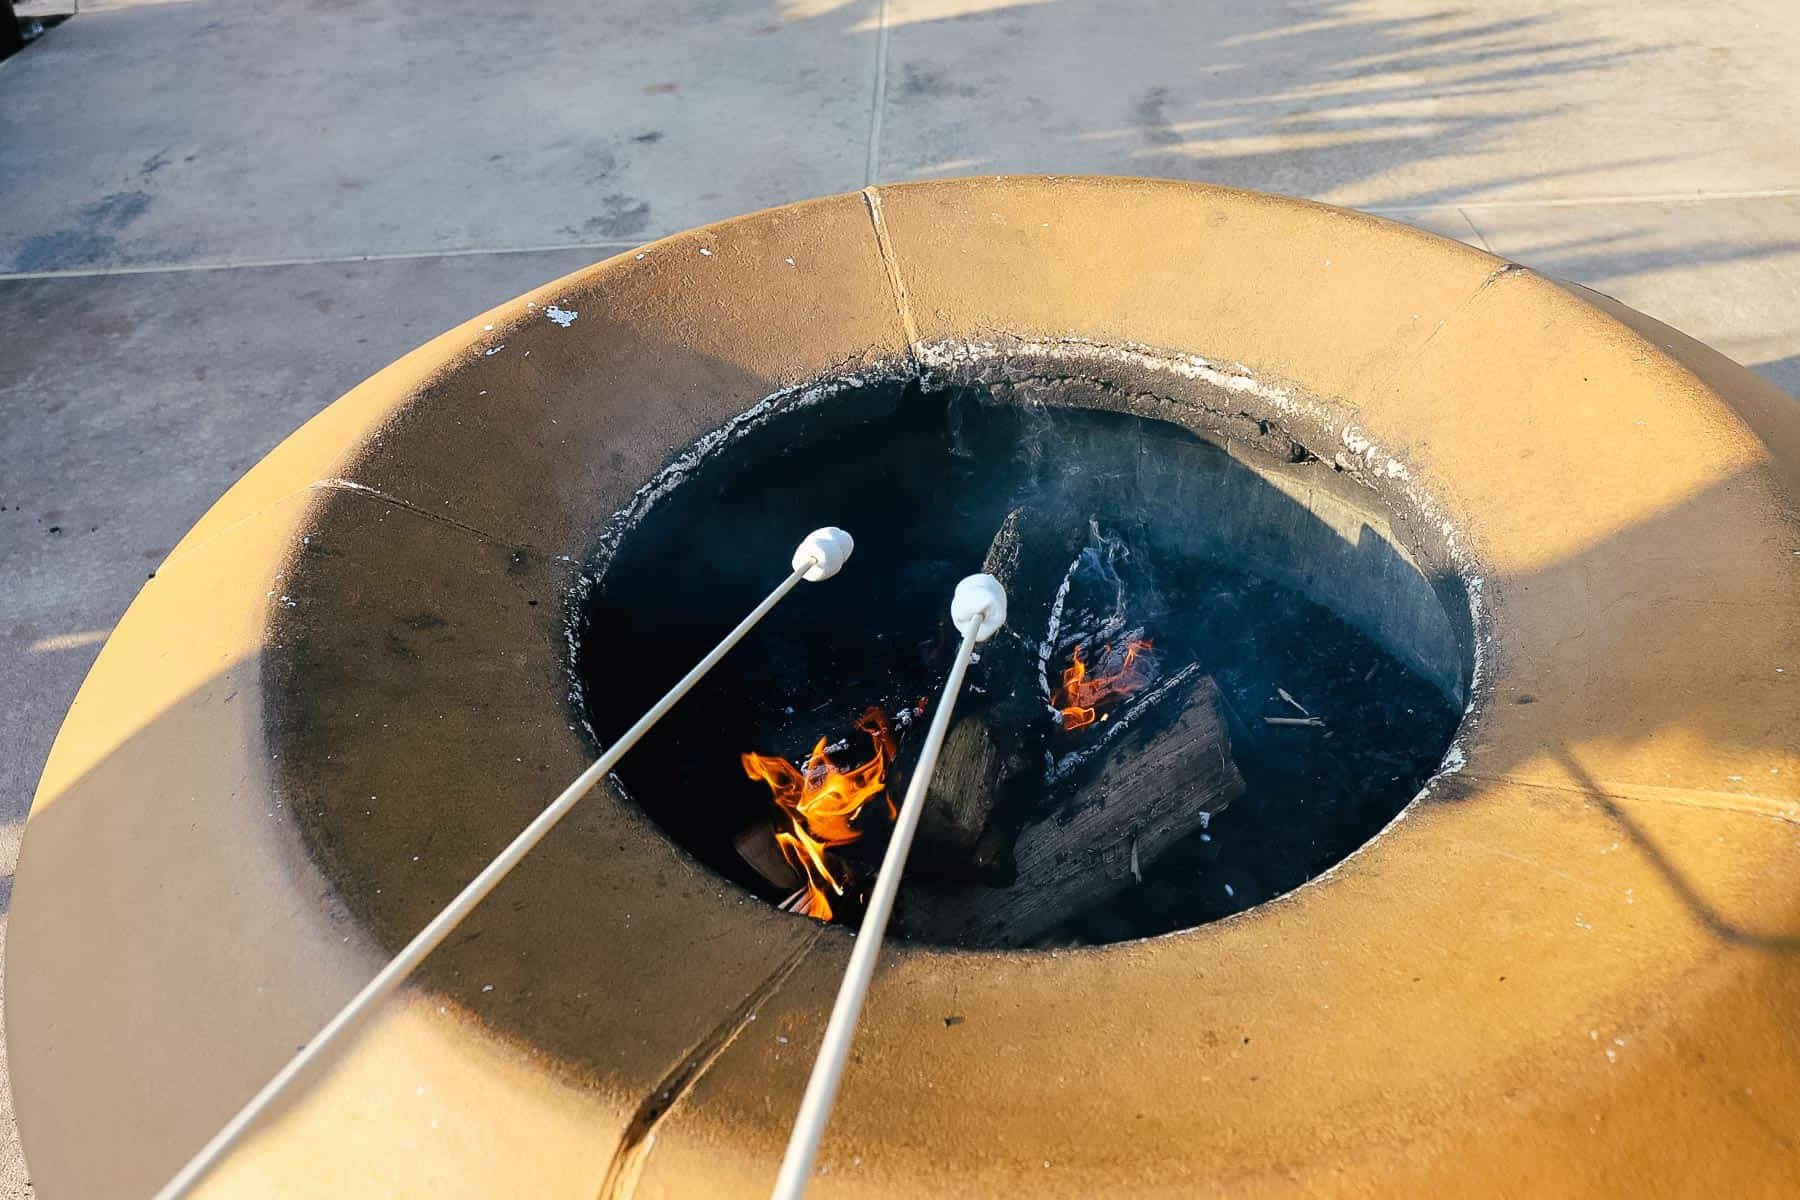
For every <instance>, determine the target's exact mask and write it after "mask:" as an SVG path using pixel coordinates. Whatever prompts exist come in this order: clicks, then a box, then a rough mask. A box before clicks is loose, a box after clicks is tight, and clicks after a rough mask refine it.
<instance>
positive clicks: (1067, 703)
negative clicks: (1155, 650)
mask: <svg viewBox="0 0 1800 1200" xmlns="http://www.w3.org/2000/svg"><path fill="white" fill-rule="evenodd" d="M1150 649H1151V646H1150V643H1149V642H1132V643H1131V644H1130V645H1128V646H1126V647H1125V654H1124V657H1123V658H1121V659H1120V660H1119V666H1118V669H1117V670H1115V671H1112V672H1111V673H1109V674H1105V675H1096V676H1094V677H1093V678H1092V679H1090V678H1088V669H1087V663H1085V662H1084V661H1082V657H1081V651H1082V647H1080V646H1077V647H1075V657H1074V661H1073V664H1072V665H1071V666H1070V667H1069V668H1068V669H1067V670H1065V671H1064V672H1063V677H1062V686H1061V687H1060V688H1058V689H1056V694H1055V695H1054V696H1052V697H1051V698H1050V702H1051V703H1052V704H1054V705H1055V706H1056V707H1057V708H1059V709H1061V710H1062V727H1063V729H1065V730H1067V731H1069V732H1073V731H1075V730H1077V729H1084V728H1086V727H1087V726H1089V725H1092V724H1093V723H1094V709H1095V708H1096V707H1098V706H1099V705H1102V704H1105V703H1107V702H1108V701H1111V700H1116V699H1118V698H1119V697H1120V696H1129V695H1130V694H1131V693H1133V692H1135V691H1137V690H1138V689H1139V688H1141V687H1143V686H1144V685H1145V684H1146V683H1149V682H1150V661H1149V651H1150ZM1111 654H1112V647H1111V646H1106V647H1103V648H1102V649H1101V651H1100V662H1101V663H1102V664H1105V663H1106V662H1107V660H1108V658H1109V657H1110V656H1111ZM1102 719H1103V720H1104V718H1102Z"/></svg>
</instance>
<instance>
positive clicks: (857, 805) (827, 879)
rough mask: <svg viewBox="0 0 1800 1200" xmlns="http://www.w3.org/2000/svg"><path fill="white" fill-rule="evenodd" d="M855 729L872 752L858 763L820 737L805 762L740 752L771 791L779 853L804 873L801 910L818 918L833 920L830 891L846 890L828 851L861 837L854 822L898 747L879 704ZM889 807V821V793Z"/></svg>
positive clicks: (747, 769)
mask: <svg viewBox="0 0 1800 1200" xmlns="http://www.w3.org/2000/svg"><path fill="white" fill-rule="evenodd" d="M856 728H857V729H858V730H860V731H861V732H863V733H866V734H868V735H869V740H870V741H871V742H873V743H874V756H873V757H872V758H870V759H869V760H868V761H867V762H865V763H863V764H862V765H861V766H858V767H851V768H848V769H846V768H843V767H840V766H838V765H837V764H836V763H834V762H832V761H831V758H830V756H829V755H828V754H827V753H826V748H825V739H824V738H820V739H819V742H818V744H817V745H816V746H814V747H813V751H812V755H811V756H810V757H809V758H808V759H807V760H806V765H805V766H804V767H796V766H795V765H794V764H793V763H791V762H789V761H788V760H787V759H785V758H776V757H774V756H772V755H766V754H746V755H744V756H743V762H744V774H746V775H748V776H749V777H750V778H752V779H760V780H762V781H763V782H764V783H766V784H768V785H769V791H770V792H771V793H773V798H774V800H775V809H776V812H777V814H778V818H777V819H778V821H779V822H780V823H781V824H782V825H785V826H786V828H783V829H778V830H777V831H776V833H775V841H776V842H777V844H779V845H780V846H781V853H782V855H783V857H785V858H786V859H787V860H788V862H790V863H792V864H793V865H794V867H795V868H797V869H798V870H799V871H800V872H801V873H802V874H803V875H805V877H806V899H805V903H804V904H803V906H802V907H801V908H800V910H799V911H801V912H804V913H805V914H806V915H807V916H809V917H817V918H818V919H819V920H821V921H829V920H831V896H832V895H834V894H835V895H838V896H842V895H843V894H844V884H843V881H842V879H841V878H840V876H841V874H842V868H841V867H840V868H839V872H838V873H837V874H834V873H833V872H832V868H831V863H830V860H829V857H828V856H827V854H826V851H827V850H829V849H831V848H832V847H833V846H843V845H847V844H849V843H850V842H854V841H856V840H857V839H858V838H860V837H861V836H862V831H861V830H859V829H857V828H856V827H855V825H854V824H853V822H854V821H855V820H856V819H857V817H858V816H859V815H860V814H861V813H862V810H863V808H864V807H865V806H866V805H867V804H868V803H869V802H870V801H871V800H874V799H875V798H876V797H877V796H881V795H883V794H884V793H885V792H886V790H887V766H888V764H889V763H890V762H892V761H893V759H894V755H895V753H896V751H897V749H898V747H897V746H896V745H895V742H894V735H893V733H892V732H891V731H890V730H889V729H888V722H887V717H886V715H885V714H883V713H882V711H881V710H880V709H879V708H871V709H869V710H868V711H867V712H865V713H864V714H863V715H862V717H861V718H859V719H858V720H857V722H856ZM887 812H888V819H889V820H892V819H893V818H894V817H895V816H897V815H898V814H897V813H896V812H895V810H894V801H893V798H892V797H888V798H887Z"/></svg>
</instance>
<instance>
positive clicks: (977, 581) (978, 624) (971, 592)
mask: <svg viewBox="0 0 1800 1200" xmlns="http://www.w3.org/2000/svg"><path fill="white" fill-rule="evenodd" d="M950 623H951V624H952V625H954V626H956V631H957V632H958V633H960V634H962V635H963V636H964V637H968V636H969V630H970V628H971V627H973V628H974V630H975V640H976V641H978V642H985V641H987V640H988V639H989V638H991V637H993V636H994V634H995V633H997V632H999V629H1000V627H1001V626H1002V625H1004V624H1006V589H1005V588H1003V587H1001V586H1000V581H999V580H998V579H995V578H994V577H993V576H992V575H971V576H969V577H968V578H967V579H965V580H963V581H962V582H961V583H959V584H957V585H956V594H955V595H954V596H952V597H951V598H950Z"/></svg>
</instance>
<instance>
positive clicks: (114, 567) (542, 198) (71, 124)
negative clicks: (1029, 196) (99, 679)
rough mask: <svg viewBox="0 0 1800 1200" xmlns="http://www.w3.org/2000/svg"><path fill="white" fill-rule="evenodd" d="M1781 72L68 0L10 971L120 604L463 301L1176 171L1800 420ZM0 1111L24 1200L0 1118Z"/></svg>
mask: <svg viewBox="0 0 1800 1200" xmlns="http://www.w3.org/2000/svg"><path fill="white" fill-rule="evenodd" d="M1797 78H1800V9H1797V8H1795V6H1794V5H1793V4H1792V3H1791V0H1721V2H1720V3H1715V4H1711V5H1706V6H1695V5H1692V4H1690V3H1686V2H1685V0H1634V2H1633V3H1629V4H1626V3H1613V2H1602V3H1580V4H1576V3H1566V2H1565V3H1549V2H1546V0H1486V2H1484V3H1480V4H1476V3H1473V2H1470V0H1361V2H1352V0H1286V2H1284V3H1279V4H1275V3H1269V4H1249V3H1238V2H1227V0H1205V2H1196V3H1185V4H1174V3H1164V4H1151V3H1140V2H1133V0H1109V2H1106V3H1102V2H1101V0H1026V2H1015V3H1003V2H1001V0H886V2H885V3H884V2H883V0H785V2H784V0H738V2H731V0H619V2H617V3H613V4H609V5H606V6H590V5H584V4H576V3H572V2H570V3H546V4H538V5H527V6H514V7H500V6H491V5H483V4H475V3H469V2H468V0H389V2H373V0H371V2H368V3H357V2H352V0H338V2H333V3H325V2H319V3H314V4H303V5H297V4H292V3H278V2H276V0H248V2H242V0H240V2H234V3H226V2H225V0H139V2H135V3H134V2H130V0H113V2H110V3H106V2H91V3H83V4H82V5H81V11H80V13H79V14H78V15H77V16H75V17H74V18H72V19H70V20H69V21H68V22H67V23H65V24H63V25H61V26H58V27H56V28H54V29H51V30H50V31H49V32H48V33H46V34H45V36H44V37H42V38H41V39H40V40H39V41H38V42H36V43H35V44H33V45H31V46H30V47H28V48H27V49H26V50H25V51H24V52H23V53H21V54H19V55H17V56H16V57H14V58H12V59H10V60H8V61H6V62H4V63H0V681H4V690H3V691H0V871H3V872H4V880H3V881H0V939H3V938H4V921H5V918H4V909H5V904H6V901H7V899H8V897H9V894H10V885H11V869H12V863H13V861H14V859H15V858H16V855H17V852H18V845H19V839H20V836H21V833H22V831H23V827H24V821H25V814H26V810H27V808H28V806H29V803H30V799H31V793H32V789H33V787H34V785H35V782H36V779H37V776H38V772H39V770H40V769H41V767H42V765H43V761H44V758H45V755H46V754H47V753H48V750H49V747H50V743H51V741H52V739H53V737H54V735H55V732H56V729H57V726H58V724H59V722H60V720H61V718H62V714H63V712H64V711H65V710H66V709H67V707H68V705H69V703H70V702H71V701H72V700H73V698H74V695H75V690H76V688H77V687H78V685H79V684H80V681H81V678H82V676H83V674H84V673H85V671H86V670H87V668H88V666H89V664H90V663H91V662H92V661H93V658H94V655H95V654H96V653H97V651H98V649H99V646H100V644H101V642H102V641H103V640H104V638H105V636H106V633H107V631H108V630H109V629H110V628H111V626H112V624H113V623H114V621H116V620H117V618H118V616H119V614H120V613H121V612H122V611H123V610H124V608H125V607H126V605H127V604H128V603H129V602H130V600H131V598H132V596H133V594H134V593H135V592H136V590H137V588H138V586H139V585H140V584H141V583H142V582H143V580H144V577H145V575H146V574H147V573H148V572H149V571H150V570H151V569H152V568H153V567H154V566H155V565H156V562H157V561H158V559H159V558H160V557H161V555H162V554H163V553H164V552H165V551H166V550H167V549H168V548H169V547H170V546H172V545H173V544H174V542H175V540H176V539H177V538H179V537H180V535H181V534H182V532H183V531H185V530H186V529H187V528H188V526H189V525H191V524H192V523H193V522H194V520H195V519H196V518H198V517H199V516H200V514H201V513H202V512H204V511H205V510H206V508H207V507H208V506H209V505H210V504H211V502H212V501H213V499H214V498H215V497H217V496H218V495H219V493H221V492H222V491H223V490H224V489H225V488H226V487H227V486H228V485H229V484H230V483H231V482H232V481H233V480H234V479H235V478H236V477H237V476H238V475H239V474H240V473H241V472H243V471H244V470H245V469H246V468H248V467H249V466H250V465H251V464H252V463H254V462H255V461H256V460H257V459H258V458H259V457H260V456H261V455H263V454H264V453H265V452H266V451H267V450H268V449H269V448H270V447H272V446H273V445H275V444H276V443H277V442H278V441H280V440H281V438H282V437H284V436H285V435H286V434H287V433H289V432H290V431H291V430H292V429H294V428H295V427H296V426H297V425H299V424H300V423H301V422H302V421H304V420H305V419H306V418H307V417H309V416H311V415H312V414H313V413H314V412H316V411H317V410H318V409H319V408H321V407H322V406H324V405H325V404H327V403H329V402H330V401H331V400H332V399H334V398H335V397H336V396H338V395H339V394H340V393H341V392H343V391H344V390H346V389H347V388H349V387H350V386H351V385H352V384H354V383H356V382H357V381H358V380H360V379H361V378H363V377H364V376H366V375H368V374H370V373H371V372H373V371H374V370H376V369H377V368H379V367H381V366H382V365H384V364H385V363H387V362H388V361H390V360H391V359H393V358H394V357H396V356H397V355H399V354H400V353H402V352H403V351H405V350H407V349H410V348H411V347H413V346H415V345H417V344H418V343H420V342H421V341H424V340H425V339H427V338H429V337H430V336H432V335H433V334H435V333H437V332H439V331H441V330H442V329H444V328H447V327H448V326H450V325H452V324H454V323H455V322H457V321H459V320H460V319H462V318H464V317H467V316H469V315H471V314H473V313H475V312H477V311H480V310H481V309H483V308H485V307H487V306H489V305H492V304H494V303H496V302H498V301H500V300H503V299H505V298H506V297H508V296H511V295H514V294H516V293H518V292H520V291H523V290H524V289H526V288H527V287H529V286H531V285H533V284H535V283H539V282H542V281H544V280H547V279H550V278H552V277H554V276H557V275H560V274H562V273H564V272H567V271H569V270H572V269H574V268H576V267H578V266H582V265H584V264H586V263H588V262H591V261H594V260H596V259H598V258H603V257H607V256H609V255H610V254H612V253H615V252H617V251H618V250H621V249H624V248H627V247H629V246H631V245H635V244H637V243H639V242H641V241H645V240H649V239H651V238H653V237H656V236H659V235H661V234H664V233H668V232H672V231H675V230H678V229H681V228H684V227H686V226H689V225H693V224H696V223H699V222H702V221H707V220H711V219H715V218H719V217H724V216H729V215H731V214H734V213H738V212H744V211H748V210H752V209H757V208H762V207H766V206H768V205H772V204H779V203H782V202H784V201H788V200H794V199H799V198H802V197H806V196H812V195H817V194H822V193H828V192H838V191H845V190H850V189H854V188H857V187H860V186H862V185H863V184H864V183H866V182H869V181H871V180H876V181H883V182H887V181H895V180H904V179H913V178H923V177H929V176H934V175H947V174H965V173H975V172H1001V171H1050V172H1078V171H1079V172H1103V173H1120V174H1133V175H1164V176H1173V177H1180V178H1191V179H1203V180H1210V181H1216V182H1222V183H1229V184H1236V185H1240V186H1244V187H1251V188H1260V189H1265V190H1272V191H1282V192H1289V193H1293V194H1297V195H1303V196H1310V197H1313V198H1316V199H1321V200H1326V201H1330V202H1332V203H1338V204H1345V205H1351V206H1354V207H1359V208H1365V209H1370V210H1373V211H1376V212H1380V213H1383V214H1386V215H1390V216H1393V217H1395V218H1397V219H1400V220H1404V221H1409V222H1413V223H1415V224H1418V225H1421V226H1424V227H1427V228H1429V229H1432V230H1435V231H1437V232H1439V233H1443V234H1445V235H1447V236H1450V237H1455V238H1460V239H1462V240H1464V241H1468V242H1471V243H1474V244H1477V245H1481V246H1483V247H1486V248H1488V249H1490V250H1492V251H1494V252H1495V253H1498V254H1502V255H1505V256H1507V257H1510V258H1514V259H1517V260H1519V261H1521V262H1524V263H1526V264H1528V265H1530V266H1532V267H1535V268H1538V269H1540V270H1542V271H1545V272H1547V273H1550V274H1554V275H1558V276H1562V277H1565V278H1569V279H1573V280H1577V281H1579V282H1582V283H1586V284H1589V285H1591V286H1594V287H1597V288H1599V289H1600V290H1602V291H1605V292H1607V293H1609V294H1611V295H1613V296H1616V297H1618V298H1619V299H1620V300H1622V301H1624V302H1625V303H1627V304H1629V305H1632V306H1633V307H1636V308H1639V309H1642V310H1644V311H1645V312H1648V313H1650V314H1651V315H1653V316H1655V317H1658V318H1660V319H1662V320H1664V321H1667V322H1669V323H1670V324H1672V325H1675V326H1676V327H1678V328H1680V329H1682V330H1684V331H1686V332H1688V333H1690V334H1693V335H1694V336H1696V337H1698V338H1700V339H1702V340H1704V341H1707V342H1709V343H1711V344H1712V345H1713V346H1715V347H1716V348H1718V349H1720V350H1721V351H1723V352H1724V353H1726V354H1728V355H1730V356H1731V357H1733V358H1736V359H1737V360H1739V361H1740V362H1743V363H1745V364H1746V365H1749V366H1751V367H1754V368H1755V369H1757V370H1759V371H1760V372H1762V373H1763V374H1764V375H1766V376H1767V377H1768V378H1769V379H1770V380H1772V381H1773V382H1774V383H1776V384H1777V385H1778V386H1781V387H1783V388H1785V389H1787V390H1788V391H1789V392H1790V393H1792V392H1797V391H1800V142H1797V141H1796V140H1795V138H1794V137H1793V132H1792V131H1793V130H1794V129H1795V128H1800V87H1796V85H1795V84H1794V83H1793V80H1795V79H1797ZM172 1082H173V1081H172ZM0 1114H3V1115H4V1118H5V1119H4V1121H3V1122H0V1125H3V1126H4V1134H3V1136H0V1141H4V1146H3V1147H0V1191H3V1192H4V1194H7V1195H12V1194H21V1195H29V1194H30V1189H29V1183H28V1182H27V1178H26V1173H25V1168H24V1165H23V1162H22V1160H21V1158H20V1156H19V1151H18V1146H17V1138H16V1134H15V1133H14V1132H13V1130H12V1121H11V1115H12V1114H11V1099H10V1096H9V1095H7V1094H6V1092H5V1090H4V1088H3V1087H0ZM102 1136H103V1134H102V1132H101V1131H96V1145H97V1146H98V1145H99V1144H100V1142H101V1139H102Z"/></svg>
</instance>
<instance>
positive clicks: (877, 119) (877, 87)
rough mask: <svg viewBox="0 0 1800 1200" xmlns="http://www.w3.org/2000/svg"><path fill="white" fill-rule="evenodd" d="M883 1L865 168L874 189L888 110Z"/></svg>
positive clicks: (867, 181)
mask: <svg viewBox="0 0 1800 1200" xmlns="http://www.w3.org/2000/svg"><path fill="white" fill-rule="evenodd" d="M892 2H893V0H881V11H880V13H879V15H878V16H877V17H876V25H875V84H874V87H873V88H872V89H871V91H872V92H873V95H871V96H870V98H869V158H868V161H867V162H866V163H865V164H864V166H863V185H864V186H865V187H873V186H874V185H875V181H876V180H877V179H878V178H880V176H881V118H882V113H883V110H885V109H886V108H887V61H888V6H889V5H890V4H891V3H892Z"/></svg>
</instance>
